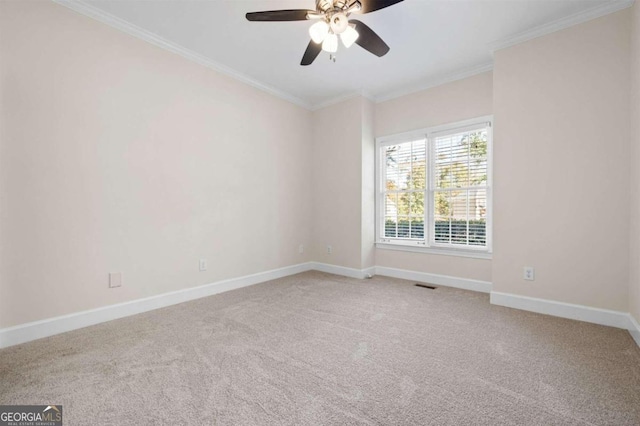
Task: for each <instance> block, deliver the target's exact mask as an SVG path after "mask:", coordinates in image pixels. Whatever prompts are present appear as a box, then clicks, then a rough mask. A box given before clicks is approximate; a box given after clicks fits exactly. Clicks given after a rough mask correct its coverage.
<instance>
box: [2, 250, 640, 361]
mask: <svg viewBox="0 0 640 426" xmlns="http://www.w3.org/2000/svg"><path fill="white" fill-rule="evenodd" d="M310 270H316V271H321V272H327V273H331V274H336V275H342V276H346V277H351V278H357V279H363V278H366V277H367V276H369V275H383V276H388V277H393V278H400V279H406V280H412V281H420V282H426V283H431V284H435V285H441V286H446V287H455V288H460V289H464V290H472V291H478V292H483V293H491V303H492V304H494V305H500V306H506V307H509V308H515V309H522V310H526V311H532V312H538V313H541V314H547V315H553V316H558V317H562V318H570V319H575V320H580V321H586V322H591V323H595V324H601V325H607V326H611V327H617V328H623V329H626V330H629V332H630V333H631V336H632V337H633V338H634V339H635V341H636V343H638V346H640V325H638V322H637V321H636V320H635V319H634V318H633V317H632V316H631V315H630V314H628V313H624V312H618V311H610V310H606V309H598V308H591V307H588V306H581V305H572V304H569V303H562V302H555V301H551V300H544V299H536V298H532V297H525V296H518V295H514V294H507V293H500V292H494V291H491V283H490V282H486V281H479V280H472V279H468V278H458V277H451V276H447V275H438V274H429V273H426V272H417V271H409V270H405V269H396V268H388V267H384V266H374V267H370V268H366V269H355V268H348V267H344V266H337V265H330V264H327V263H320V262H307V263H301V264H298V265H292V266H287V267H284V268H279V269H274V270H271V271H265V272H260V273H257V274H252V275H246V276H243V277H238V278H232V279H228V280H223V281H218V282H215V283H211V284H206V285H203V286H199V287H193V288H187V289H183V290H178V291H174V292H170V293H164V294H160V295H157V296H152V297H147V298H144V299H138V300H132V301H129V302H124V303H119V304H116V305H110V306H105V307H102V308H97V309H91V310H88V311H82V312H77V313H73V314H69V315H63V316H59V317H55V318H49V319H45V320H41V321H34V322H30V323H27V324H21V325H18V326H15V327H9V328H5V329H1V330H0V348H5V347H9V346H13V345H17V344H20V343H26V342H30V341H32V340H36V339H41V338H43V337H48V336H53V335H55V334H59V333H64V332H67V331H71V330H76V329H79V328H84V327H88V326H91V325H95V324H99V323H102V322H107V321H111V320H114V319H118V318H124V317H127V316H130V315H135V314H140V313H143V312H147V311H151V310H154V309H159V308H164V307H166V306H171V305H176V304H178V303H183V302H188V301H190V300H195V299H199V298H202V297H207V296H212V295H214V294H218V293H223V292H225V291H230V290H235V289H238V288H242V287H247V286H250V285H254V284H258V283H262V282H265V281H270V280H275V279H278V278H283V277H287V276H289V275H294V274H298V273H301V272H306V271H310Z"/></svg>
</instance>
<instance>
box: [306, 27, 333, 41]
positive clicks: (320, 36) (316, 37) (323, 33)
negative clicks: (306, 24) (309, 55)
mask: <svg viewBox="0 0 640 426" xmlns="http://www.w3.org/2000/svg"><path fill="white" fill-rule="evenodd" d="M328 34H329V25H328V24H327V23H326V22H324V21H318V22H316V23H315V24H313V25H312V26H311V27H310V28H309V35H310V36H311V40H313V42H314V43H317V44H320V43H322V42H323V41H324V39H325V38H326V37H327V35H328Z"/></svg>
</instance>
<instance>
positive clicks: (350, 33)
mask: <svg viewBox="0 0 640 426" xmlns="http://www.w3.org/2000/svg"><path fill="white" fill-rule="evenodd" d="M358 37H360V34H358V32H357V31H356V26H355V25H354V24H349V26H348V27H347V29H346V30H344V32H343V33H342V34H340V40H342V44H344V47H346V48H347V49H348V48H350V47H351V46H353V43H355V42H356V40H357V39H358Z"/></svg>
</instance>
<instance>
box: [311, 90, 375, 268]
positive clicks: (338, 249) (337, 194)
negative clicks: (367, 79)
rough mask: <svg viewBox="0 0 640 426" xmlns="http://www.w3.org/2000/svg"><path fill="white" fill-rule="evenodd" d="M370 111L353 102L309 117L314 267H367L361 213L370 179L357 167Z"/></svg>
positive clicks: (359, 100) (364, 104) (359, 101)
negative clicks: (365, 180)
mask: <svg viewBox="0 0 640 426" xmlns="http://www.w3.org/2000/svg"><path fill="white" fill-rule="evenodd" d="M370 108H371V106H370V105H369V101H368V100H366V99H364V98H362V97H359V96H358V97H354V98H352V99H349V100H347V101H344V102H340V103H338V104H335V105H331V106H328V107H326V108H323V109H320V110H318V111H315V112H314V113H313V116H312V121H313V125H312V130H313V131H312V138H311V139H312V141H313V169H312V170H313V187H312V188H313V213H312V218H313V243H314V250H313V252H312V256H313V259H314V260H316V261H318V262H322V263H328V264H332V265H338V266H344V267H348V268H355V269H362V268H363V262H364V261H367V262H369V261H370V258H371V257H370V255H368V254H367V255H365V254H364V251H363V247H364V245H363V241H365V240H366V238H367V236H366V233H363V227H364V226H366V224H365V223H364V222H363V216H364V217H365V218H366V215H367V212H365V211H363V209H362V205H363V202H364V196H363V176H364V175H366V174H367V173H369V172H368V171H367V170H366V169H365V168H363V167H362V164H363V144H364V138H365V137H366V135H365V130H366V129H364V120H365V118H366V117H368V116H369V115H370V113H369V112H368V111H369V110H370ZM367 120H368V118H367ZM366 155H368V154H366ZM327 246H331V247H332V253H331V254H329V253H327Z"/></svg>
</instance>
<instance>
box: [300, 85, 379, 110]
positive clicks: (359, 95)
mask: <svg viewBox="0 0 640 426" xmlns="http://www.w3.org/2000/svg"><path fill="white" fill-rule="evenodd" d="M353 98H365V99H368V100H370V101H371V102H374V103H375V102H376V98H375V97H374V96H373V95H371V94H370V93H368V92H367V91H365V90H358V91H355V92H350V93H347V94H345V95H342V96H338V97H337V98H331V99H329V100H328V101H324V102H320V103H317V104H313V105H312V106H311V111H318V110H321V109H323V108H326V107H330V106H332V105H337V104H339V103H342V102H346V101H348V100H351V99H353Z"/></svg>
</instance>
